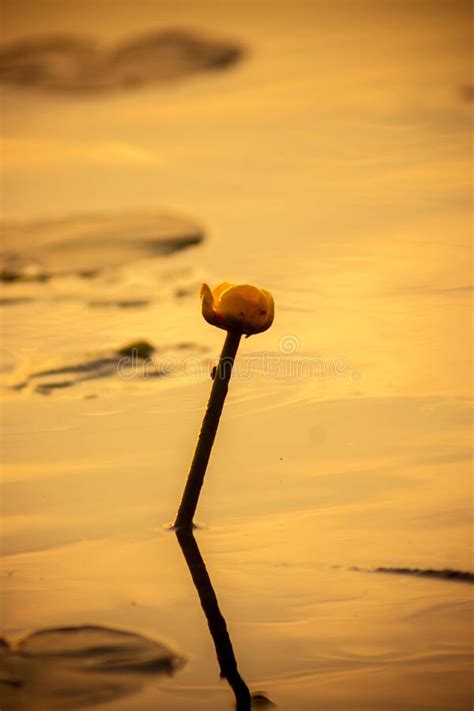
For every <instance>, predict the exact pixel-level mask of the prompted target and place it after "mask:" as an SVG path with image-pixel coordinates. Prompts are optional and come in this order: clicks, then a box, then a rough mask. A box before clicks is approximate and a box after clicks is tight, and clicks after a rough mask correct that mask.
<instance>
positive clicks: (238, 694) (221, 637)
mask: <svg viewBox="0 0 474 711" xmlns="http://www.w3.org/2000/svg"><path fill="white" fill-rule="evenodd" d="M176 537H177V539H178V543H179V545H180V546H181V550H182V551H183V555H184V558H185V560H186V563H187V566H188V568H189V572H190V573H191V577H192V579H193V583H194V585H195V587H196V590H197V592H198V595H199V600H200V601H201V607H202V609H203V610H204V614H205V615H206V619H207V624H208V625H209V630H210V633H211V635H212V639H213V641H214V646H215V649H216V654H217V660H218V662H219V667H220V670H221V676H222V677H223V678H225V679H226V680H227V681H228V683H229V685H230V687H231V689H232V691H233V692H234V695H235V700H236V709H237V711H249V710H250V708H251V696H250V691H249V688H248V686H247V684H246V683H245V682H244V680H243V679H242V677H241V676H240V674H239V670H238V668H237V661H236V659H235V655H234V650H233V648H232V642H231V641H230V637H229V633H228V631H227V625H226V622H225V619H224V617H223V616H222V613H221V611H220V610H219V603H218V602H217V597H216V594H215V592H214V588H213V587H212V583H211V579H210V577H209V574H208V572H207V570H206V565H205V563H204V560H203V558H202V556H201V552H200V550H199V547H198V544H197V542H196V539H195V538H194V534H193V532H192V530H190V529H178V530H177V531H176Z"/></svg>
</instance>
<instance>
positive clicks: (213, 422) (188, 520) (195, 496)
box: [174, 331, 242, 528]
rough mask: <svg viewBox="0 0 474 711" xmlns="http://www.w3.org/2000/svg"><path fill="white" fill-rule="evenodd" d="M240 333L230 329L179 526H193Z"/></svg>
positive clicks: (180, 513) (187, 485) (187, 482)
mask: <svg viewBox="0 0 474 711" xmlns="http://www.w3.org/2000/svg"><path fill="white" fill-rule="evenodd" d="M241 335H242V334H241V333H238V332H233V331H228V333H227V336H226V339H225V342H224V347H223V349H222V353H221V355H220V358H219V364H218V366H217V368H216V372H215V375H214V383H213V385H212V390H211V394H210V396H209V401H208V403H207V409H206V414H205V415H204V419H203V421H202V426H201V431H200V433H199V438H198V442H197V445H196V450H195V452H194V457H193V461H192V463H191V467H190V469H189V474H188V478H187V481H186V486H185V488H184V493H183V498H182V499H181V504H180V506H179V509H178V514H177V516H176V521H175V524H174V525H175V527H176V528H191V526H192V523H193V517H194V514H195V512H196V507H197V504H198V500H199V494H200V492H201V488H202V485H203V482H204V475H205V473H206V469H207V465H208V462H209V457H210V455H211V449H212V445H213V444H214V439H215V437H216V432H217V427H218V425H219V419H220V416H221V413H222V408H223V407H224V401H225V398H226V395H227V391H228V389H229V380H230V376H231V373H232V366H233V365H234V360H235V356H236V353H237V349H238V347H239V343H240V338H241Z"/></svg>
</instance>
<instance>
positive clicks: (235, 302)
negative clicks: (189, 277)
mask: <svg viewBox="0 0 474 711" xmlns="http://www.w3.org/2000/svg"><path fill="white" fill-rule="evenodd" d="M201 303H202V315H203V316H204V318H205V319H206V321H207V322H208V323H210V324H212V325H213V326H217V327H218V328H223V329H224V330H225V331H237V332H240V333H244V334H246V335H247V336H251V335H253V334H254V333H261V332H262V331H266V330H267V328H270V326H271V325H272V323H273V316H274V304H273V296H272V295H271V294H270V292H269V291H267V290H266V289H260V287H257V286H251V285H250V284H229V283H228V282H224V283H223V284H219V286H216V288H215V289H212V291H211V289H210V288H209V286H208V285H207V284H203V285H202V287H201Z"/></svg>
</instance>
